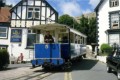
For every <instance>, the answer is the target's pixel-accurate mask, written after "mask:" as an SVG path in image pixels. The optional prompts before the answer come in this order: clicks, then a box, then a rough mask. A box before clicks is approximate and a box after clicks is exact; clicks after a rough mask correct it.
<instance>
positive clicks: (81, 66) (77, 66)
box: [72, 59, 98, 70]
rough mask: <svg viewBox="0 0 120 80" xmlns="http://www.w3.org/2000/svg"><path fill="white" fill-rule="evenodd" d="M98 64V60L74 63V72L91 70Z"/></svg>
mask: <svg viewBox="0 0 120 80" xmlns="http://www.w3.org/2000/svg"><path fill="white" fill-rule="evenodd" d="M97 63H98V60H91V59H83V60H82V61H79V62H75V63H73V66H72V70H90V69H91V68H93V67H94V66H95V65H96V64H97Z"/></svg>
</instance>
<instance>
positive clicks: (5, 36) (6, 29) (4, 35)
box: [0, 27, 8, 38]
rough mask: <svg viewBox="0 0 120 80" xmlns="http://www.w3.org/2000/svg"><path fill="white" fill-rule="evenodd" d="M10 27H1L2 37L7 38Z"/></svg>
mask: <svg viewBox="0 0 120 80" xmlns="http://www.w3.org/2000/svg"><path fill="white" fill-rule="evenodd" d="M7 34H8V28H7V27H0V38H7Z"/></svg>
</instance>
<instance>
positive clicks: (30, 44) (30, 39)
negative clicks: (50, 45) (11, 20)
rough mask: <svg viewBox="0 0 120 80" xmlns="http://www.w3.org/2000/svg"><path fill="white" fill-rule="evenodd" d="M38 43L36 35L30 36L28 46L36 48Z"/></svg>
mask: <svg viewBox="0 0 120 80" xmlns="http://www.w3.org/2000/svg"><path fill="white" fill-rule="evenodd" d="M35 42H36V34H28V38H27V46H34V43H35Z"/></svg>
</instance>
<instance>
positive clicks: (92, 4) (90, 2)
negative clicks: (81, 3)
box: [89, 0, 100, 8]
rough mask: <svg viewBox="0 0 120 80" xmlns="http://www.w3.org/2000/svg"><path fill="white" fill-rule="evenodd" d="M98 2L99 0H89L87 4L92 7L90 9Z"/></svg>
mask: <svg viewBox="0 0 120 80" xmlns="http://www.w3.org/2000/svg"><path fill="white" fill-rule="evenodd" d="M99 2H100V0H90V1H89V4H90V5H91V6H92V8H95V7H96V6H97V5H98V3H99Z"/></svg>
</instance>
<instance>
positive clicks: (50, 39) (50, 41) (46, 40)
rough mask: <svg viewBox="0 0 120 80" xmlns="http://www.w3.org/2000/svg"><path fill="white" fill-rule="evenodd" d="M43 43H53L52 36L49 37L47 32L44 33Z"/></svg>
mask: <svg viewBox="0 0 120 80" xmlns="http://www.w3.org/2000/svg"><path fill="white" fill-rule="evenodd" d="M44 42H45V43H54V39H53V37H52V35H50V32H49V31H46V35H45V37H44Z"/></svg>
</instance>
